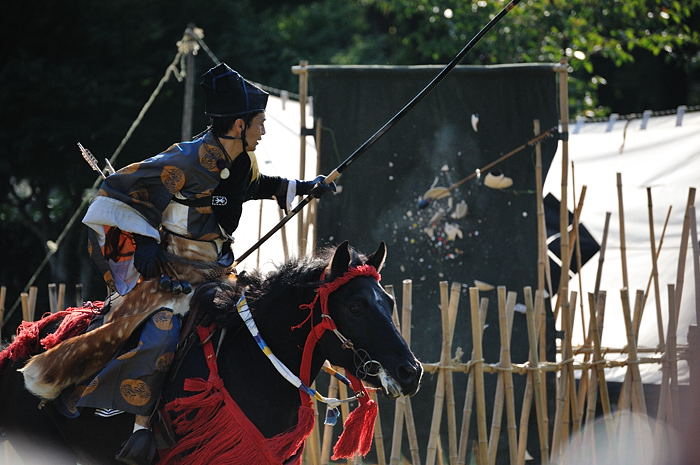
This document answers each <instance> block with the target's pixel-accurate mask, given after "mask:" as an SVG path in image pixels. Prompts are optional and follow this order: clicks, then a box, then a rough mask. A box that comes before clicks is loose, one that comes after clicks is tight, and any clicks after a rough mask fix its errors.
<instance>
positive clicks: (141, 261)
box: [134, 234, 161, 279]
mask: <svg viewBox="0 0 700 465" xmlns="http://www.w3.org/2000/svg"><path fill="white" fill-rule="evenodd" d="M134 242H135V243H136V250H135V251H134V267H135V268H136V270H138V272H139V273H141V276H143V278H144V279H151V278H156V277H158V276H160V274H161V256H160V247H159V246H158V242H156V240H155V239H153V238H152V237H148V236H142V235H140V234H134Z"/></svg>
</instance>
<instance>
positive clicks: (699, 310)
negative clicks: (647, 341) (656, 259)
mask: <svg viewBox="0 0 700 465" xmlns="http://www.w3.org/2000/svg"><path fill="white" fill-rule="evenodd" d="M690 243H691V244H692V251H693V278H694V282H695V322H696V325H698V324H700V250H698V249H699V248H700V245H699V244H698V226H697V220H696V218H695V206H694V205H693V206H692V207H691V208H690ZM688 339H690V338H688ZM689 343H690V341H689ZM691 352H692V349H691ZM691 366H692V360H691Z"/></svg>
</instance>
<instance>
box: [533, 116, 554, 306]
mask: <svg viewBox="0 0 700 465" xmlns="http://www.w3.org/2000/svg"><path fill="white" fill-rule="evenodd" d="M532 128H533V132H534V133H535V134H539V133H540V120H539V119H535V120H533V121H532ZM543 183H544V180H543V179H542V146H541V145H540V143H539V142H538V143H537V144H535V200H536V202H537V289H538V290H541V291H543V290H544V283H545V275H544V269H545V263H547V229H546V224H545V218H544V199H543V194H542V185H543ZM549 294H550V295H551V294H552V289H551V288H550V289H549Z"/></svg>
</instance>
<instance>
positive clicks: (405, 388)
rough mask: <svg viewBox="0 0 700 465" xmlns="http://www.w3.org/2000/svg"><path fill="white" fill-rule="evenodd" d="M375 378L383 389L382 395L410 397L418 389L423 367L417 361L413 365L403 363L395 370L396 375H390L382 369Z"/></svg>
mask: <svg viewBox="0 0 700 465" xmlns="http://www.w3.org/2000/svg"><path fill="white" fill-rule="evenodd" d="M377 377H378V378H379V381H380V382H381V385H382V387H383V388H384V393H385V394H386V395H387V396H389V397H399V396H409V397H410V396H412V395H414V394H415V393H417V392H418V389H419V388H420V380H421V378H422V377H423V366H422V365H421V363H420V362H419V361H418V360H415V361H414V362H413V363H404V364H402V365H399V366H398V367H397V368H396V375H395V376H392V375H390V374H389V373H388V372H387V371H386V370H385V369H384V368H383V367H381V368H380V369H379V372H378V373H377Z"/></svg>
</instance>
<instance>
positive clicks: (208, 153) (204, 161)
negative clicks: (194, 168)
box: [198, 144, 223, 171]
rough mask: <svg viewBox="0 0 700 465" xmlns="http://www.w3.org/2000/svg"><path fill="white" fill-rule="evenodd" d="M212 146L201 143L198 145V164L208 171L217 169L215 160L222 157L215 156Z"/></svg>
mask: <svg viewBox="0 0 700 465" xmlns="http://www.w3.org/2000/svg"><path fill="white" fill-rule="evenodd" d="M212 148H213V147H212V146H210V145H206V144H202V145H201V146H200V147H199V153H198V155H199V164H200V165H202V166H203V167H204V168H205V169H206V170H208V171H218V169H219V168H218V167H217V166H216V160H218V159H219V158H223V157H221V156H217V153H216V152H214V151H213V150H212ZM217 149H218V148H217ZM219 151H220V150H219Z"/></svg>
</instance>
